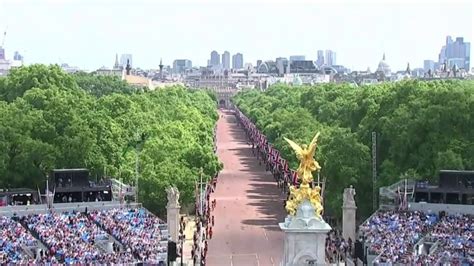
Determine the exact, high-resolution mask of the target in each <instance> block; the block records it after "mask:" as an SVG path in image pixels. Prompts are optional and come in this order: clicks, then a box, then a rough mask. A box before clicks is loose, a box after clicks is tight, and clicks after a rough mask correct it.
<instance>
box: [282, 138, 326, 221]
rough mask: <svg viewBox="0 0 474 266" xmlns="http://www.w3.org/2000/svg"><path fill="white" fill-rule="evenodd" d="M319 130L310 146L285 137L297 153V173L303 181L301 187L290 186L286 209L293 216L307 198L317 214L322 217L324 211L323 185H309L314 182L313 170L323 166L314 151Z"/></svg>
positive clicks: (318, 169)
mask: <svg viewBox="0 0 474 266" xmlns="http://www.w3.org/2000/svg"><path fill="white" fill-rule="evenodd" d="M318 137H319V132H318V133H317V134H316V136H314V138H313V140H312V141H311V143H310V144H309V146H306V145H302V146H301V147H300V146H299V145H298V144H296V143H295V142H293V141H292V140H289V139H287V138H284V139H285V140H286V141H287V142H288V143H289V144H290V146H291V148H293V150H294V151H295V153H296V157H297V158H298V160H299V161H300V164H299V167H298V170H297V174H298V179H299V180H300V181H301V182H300V186H299V188H296V187H295V186H290V196H289V198H288V200H287V201H286V206H285V209H286V211H287V212H288V214H290V215H291V216H294V215H295V214H296V209H297V208H298V206H299V205H300V204H301V203H302V202H303V201H304V200H305V199H306V200H308V201H309V202H310V203H311V205H312V206H313V208H314V212H315V216H316V217H317V218H320V219H321V215H322V213H323V205H322V197H321V194H320V192H321V187H320V186H319V185H318V186H316V187H315V188H313V189H311V187H310V186H309V184H310V183H312V182H313V174H312V172H313V171H320V170H321V166H320V165H319V163H318V162H317V161H316V160H315V159H314V153H315V152H316V146H317V142H318Z"/></svg>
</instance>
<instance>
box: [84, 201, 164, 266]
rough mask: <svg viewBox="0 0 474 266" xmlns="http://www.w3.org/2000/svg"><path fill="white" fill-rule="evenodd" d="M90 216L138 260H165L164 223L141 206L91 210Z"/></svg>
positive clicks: (155, 261) (153, 261)
mask: <svg viewBox="0 0 474 266" xmlns="http://www.w3.org/2000/svg"><path fill="white" fill-rule="evenodd" d="M90 217H91V218H92V220H94V221H95V222H97V223H99V224H100V225H102V226H103V228H104V229H105V230H106V231H107V232H108V233H109V234H111V235H112V236H114V237H115V238H116V239H117V240H119V241H120V242H121V243H122V244H123V245H124V246H126V247H127V248H128V249H129V251H130V252H128V253H131V254H133V256H135V257H136V258H137V259H138V261H140V262H146V263H159V262H161V261H164V260H165V259H166V252H167V243H168V240H169V235H168V231H167V230H164V229H165V228H166V225H165V224H164V222H163V221H162V220H161V219H159V218H158V217H156V216H153V215H152V214H150V213H149V212H148V211H146V210H145V209H143V208H139V209H111V210H106V211H92V212H91V213H90Z"/></svg>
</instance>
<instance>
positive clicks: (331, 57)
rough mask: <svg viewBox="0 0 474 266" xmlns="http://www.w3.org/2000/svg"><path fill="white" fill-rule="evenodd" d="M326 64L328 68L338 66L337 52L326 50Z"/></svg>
mask: <svg viewBox="0 0 474 266" xmlns="http://www.w3.org/2000/svg"><path fill="white" fill-rule="evenodd" d="M324 59H325V62H324V63H325V64H326V65H328V66H332V65H335V64H336V52H334V51H331V50H326V56H325V58H324Z"/></svg>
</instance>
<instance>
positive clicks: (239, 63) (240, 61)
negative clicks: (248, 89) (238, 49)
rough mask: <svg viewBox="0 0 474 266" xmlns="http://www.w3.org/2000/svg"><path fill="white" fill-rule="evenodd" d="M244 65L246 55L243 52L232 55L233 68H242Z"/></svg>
mask: <svg viewBox="0 0 474 266" xmlns="http://www.w3.org/2000/svg"><path fill="white" fill-rule="evenodd" d="M243 67H244V56H243V55H242V54H241V53H236V54H235V55H233V56H232V68H233V69H242V68H243Z"/></svg>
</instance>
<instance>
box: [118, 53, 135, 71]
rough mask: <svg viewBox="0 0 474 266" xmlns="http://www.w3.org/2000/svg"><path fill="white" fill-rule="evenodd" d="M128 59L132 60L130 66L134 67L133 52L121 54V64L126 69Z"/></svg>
mask: <svg viewBox="0 0 474 266" xmlns="http://www.w3.org/2000/svg"><path fill="white" fill-rule="evenodd" d="M127 60H128V61H129V62H130V67H132V68H133V61H132V55H131V54H122V56H120V65H121V66H122V67H123V68H124V69H125V68H126V67H127Z"/></svg>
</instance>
